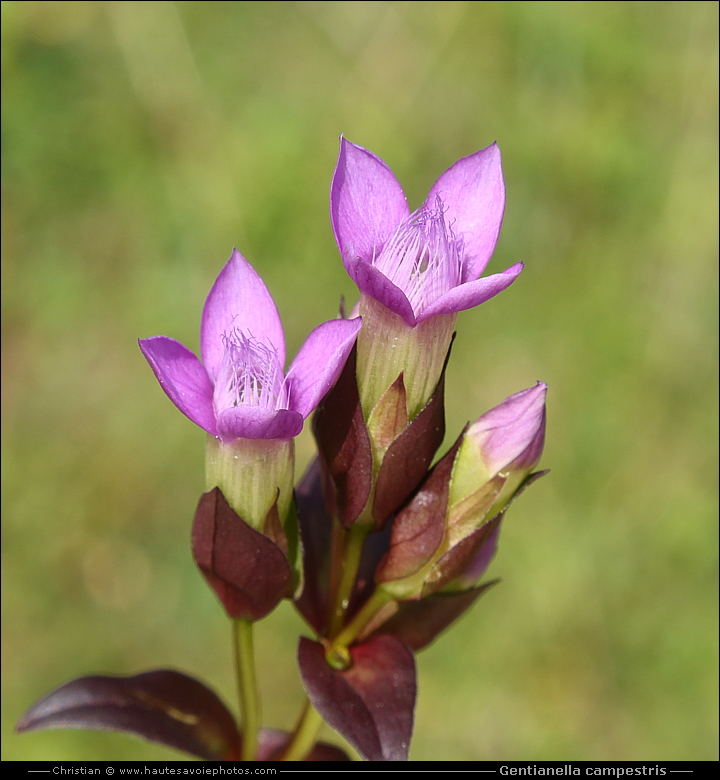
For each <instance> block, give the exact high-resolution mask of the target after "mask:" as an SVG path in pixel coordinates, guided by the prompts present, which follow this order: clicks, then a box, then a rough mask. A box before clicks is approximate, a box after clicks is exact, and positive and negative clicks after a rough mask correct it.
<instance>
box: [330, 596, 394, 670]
mask: <svg viewBox="0 0 720 780" xmlns="http://www.w3.org/2000/svg"><path fill="white" fill-rule="evenodd" d="M392 600H393V597H392V596H391V595H390V594H389V593H387V592H385V591H384V590H383V589H382V588H375V591H374V592H373V594H372V596H370V598H369V599H368V600H367V601H366V602H365V604H364V605H363V607H362V609H361V610H360V611H359V612H358V613H357V615H355V617H354V618H353V619H352V620H351V621H350V622H349V623H348V625H347V626H345V628H344V629H343V630H342V631H341V632H340V633H339V634H338V635H337V636H336V637H335V638H334V639H333V642H332V645H331V646H330V648H329V650H328V654H329V655H336V654H337V653H338V652H340V654H341V655H342V654H343V651H344V650H345V649H346V648H347V647H349V646H350V644H351V643H352V642H353V641H354V640H355V639H356V637H358V636H359V635H360V634H361V633H362V631H363V629H364V628H365V626H367V624H368V623H369V622H370V621H371V620H372V619H373V618H374V617H375V615H376V614H377V613H378V611H379V610H380V608H381V607H383V606H384V605H385V604H387V603H388V601H392Z"/></svg>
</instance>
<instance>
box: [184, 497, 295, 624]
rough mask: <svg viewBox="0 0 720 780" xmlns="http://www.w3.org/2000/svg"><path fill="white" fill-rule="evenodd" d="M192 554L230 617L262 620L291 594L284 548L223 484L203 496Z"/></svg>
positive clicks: (193, 539) (194, 534) (196, 518)
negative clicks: (240, 509)
mask: <svg viewBox="0 0 720 780" xmlns="http://www.w3.org/2000/svg"><path fill="white" fill-rule="evenodd" d="M192 546H193V556H194V558H195V562H196V563H197V565H198V567H199V568H200V571H201V572H202V573H203V576H204V577H205V579H206V580H207V582H208V584H209V585H210V587H212V589H213V590H214V591H215V593H216V594H217V596H218V598H219V599H220V601H221V602H222V605H223V607H224V608H225V611H226V612H227V613H228V615H229V616H230V617H231V618H234V619H242V620H259V619H260V618H262V617H265V615H267V614H268V613H269V612H271V611H272V610H273V609H274V608H275V607H276V606H277V604H278V602H279V601H280V600H281V599H282V598H283V596H285V595H286V593H287V590H288V586H289V584H290V582H291V580H292V569H291V568H290V564H289V563H288V561H287V558H286V557H285V555H284V554H283V552H282V550H281V549H280V548H279V547H278V546H277V545H276V544H275V543H274V542H272V541H270V539H268V538H267V537H266V536H263V535H262V534H261V533H259V532H258V531H256V530H254V529H253V528H251V527H250V526H249V525H248V524H247V523H246V522H245V521H244V520H243V519H242V518H241V517H240V516H239V515H238V514H237V513H236V512H235V511H234V510H233V509H232V508H231V507H230V505H229V504H228V502H227V501H226V500H225V496H223V494H222V491H221V490H220V488H213V489H212V490H211V491H210V492H208V493H205V494H204V495H203V496H202V498H201V499H200V503H199V504H198V508H197V510H196V512H195V522H194V524H193V533H192Z"/></svg>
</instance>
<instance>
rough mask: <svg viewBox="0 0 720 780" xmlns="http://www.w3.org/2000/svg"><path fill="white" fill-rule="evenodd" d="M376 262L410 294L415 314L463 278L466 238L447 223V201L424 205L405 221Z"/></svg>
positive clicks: (388, 276) (377, 265) (386, 274)
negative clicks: (463, 248) (444, 208)
mask: <svg viewBox="0 0 720 780" xmlns="http://www.w3.org/2000/svg"><path fill="white" fill-rule="evenodd" d="M373 265H375V266H376V268H377V269H378V270H379V271H382V273H383V274H384V275H385V276H386V277H387V278H388V279H390V281H391V282H393V283H394V284H395V285H396V286H397V287H399V288H400V289H401V290H402V291H403V292H404V293H405V295H406V296H407V299H408V301H409V302H410V305H411V306H412V309H413V312H414V313H415V316H419V315H420V313H421V312H422V311H423V309H424V308H425V307H426V306H428V305H429V304H431V303H433V301H435V300H437V299H438V298H439V297H440V296H441V295H443V294H444V293H446V292H447V291H448V290H450V289H452V288H453V287H456V286H457V285H459V284H460V283H461V280H462V239H459V238H456V237H455V235H454V233H453V231H452V229H451V227H450V226H448V225H446V223H445V217H444V214H443V203H442V200H441V199H440V198H439V197H438V198H436V200H435V205H434V207H430V206H428V205H427V204H426V205H423V206H421V207H420V208H419V209H418V210H417V211H415V212H413V213H412V214H411V215H410V216H409V217H408V218H407V219H406V220H405V221H403V222H402V223H401V224H400V226H399V227H398V229H397V230H396V231H395V233H394V234H393V236H392V237H391V238H390V239H389V240H388V242H387V243H386V244H385V246H384V247H383V248H382V250H381V251H380V253H379V254H378V255H377V256H376V257H374V258H373Z"/></svg>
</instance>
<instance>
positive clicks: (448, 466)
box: [375, 431, 465, 582]
mask: <svg viewBox="0 0 720 780" xmlns="http://www.w3.org/2000/svg"><path fill="white" fill-rule="evenodd" d="M464 435H465V431H463V432H462V433H461V434H460V437H459V438H458V440H457V441H456V442H455V444H454V445H453V446H452V448H451V449H450V451H449V452H448V453H447V454H446V455H445V456H444V457H443V458H442V459H441V460H440V461H438V463H437V464H436V465H435V467H434V468H433V470H432V471H431V472H430V474H429V475H428V477H427V479H426V480H425V482H424V483H423V484H422V485H421V487H420V489H419V490H418V492H417V493H416V494H415V496H414V497H413V499H412V500H411V501H410V503H409V504H408V505H407V506H406V507H405V508H404V509H403V510H402V511H401V512H400V513H399V514H398V515H397V517H396V518H395V520H394V522H393V527H392V532H391V534H390V549H389V550H388V552H387V554H386V556H385V557H384V558H383V560H382V561H380V564H379V565H378V567H377V570H376V572H375V580H376V582H391V581H393V580H401V579H404V578H405V577H409V576H410V575H412V574H414V573H415V572H417V571H419V570H420V569H421V568H422V567H423V566H424V565H425V564H426V563H427V562H428V561H429V560H430V559H431V558H432V555H433V553H434V552H435V551H436V550H437V549H438V547H439V546H440V543H441V542H442V539H443V535H444V534H445V516H446V514H447V503H448V495H449V491H450V475H451V473H452V467H453V463H454V461H455V455H456V454H457V451H458V449H459V447H460V444H461V442H462V439H463V436H464Z"/></svg>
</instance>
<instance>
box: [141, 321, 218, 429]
mask: <svg viewBox="0 0 720 780" xmlns="http://www.w3.org/2000/svg"><path fill="white" fill-rule="evenodd" d="M138 344H139V345H140V349H141V350H142V353H143V355H145V358H146V359H147V362H148V363H149V364H150V368H152V370H153V373H154V374H155V376H156V377H157V379H158V382H160V387H162V389H163V390H164V391H165V393H166V394H167V397H168V398H169V399H170V400H171V401H172V402H173V403H174V404H175V406H177V408H178V409H179V410H180V411H181V412H182V413H183V414H184V415H185V416H186V417H189V418H190V419H191V420H192V421H193V422H194V423H195V425H199V426H200V427H201V428H202V429H203V430H206V431H207V432H208V433H211V434H212V435H213V436H215V435H216V426H215V411H214V410H213V403H212V396H213V387H212V383H211V382H210V379H209V378H208V375H207V372H206V371H205V369H204V368H203V365H202V363H201V362H200V361H199V360H198V359H197V358H196V357H195V355H194V354H193V353H192V352H191V351H190V350H189V349H188V348H187V347H185V346H183V345H182V344H181V343H180V342H179V341H175V339H170V338H168V337H167V336H153V337H152V338H149V339H139V340H138Z"/></svg>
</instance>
